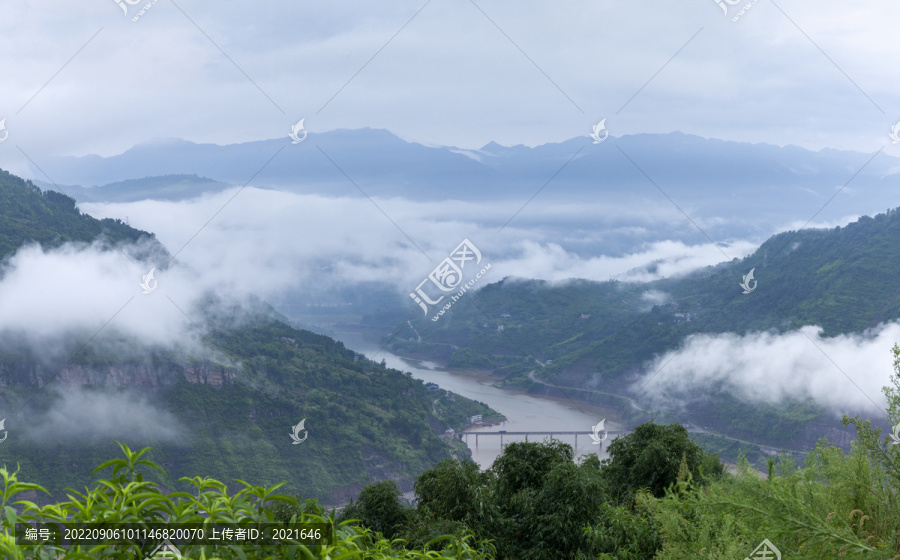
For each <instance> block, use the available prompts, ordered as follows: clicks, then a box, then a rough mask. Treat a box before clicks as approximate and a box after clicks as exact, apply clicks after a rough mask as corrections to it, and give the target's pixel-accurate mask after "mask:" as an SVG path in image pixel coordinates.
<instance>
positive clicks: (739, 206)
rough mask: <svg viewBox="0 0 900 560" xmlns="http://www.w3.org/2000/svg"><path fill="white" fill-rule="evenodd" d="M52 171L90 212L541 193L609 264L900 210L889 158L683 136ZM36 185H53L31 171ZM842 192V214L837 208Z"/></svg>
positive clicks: (134, 155)
mask: <svg viewBox="0 0 900 560" xmlns="http://www.w3.org/2000/svg"><path fill="white" fill-rule="evenodd" d="M42 168H43V169H44V170H45V171H46V172H47V173H48V174H49V175H50V176H52V177H54V179H55V180H56V181H57V182H58V184H59V185H80V186H78V187H65V189H64V190H67V192H70V194H72V196H74V197H75V198H76V199H78V200H79V201H80V202H82V201H83V202H91V201H96V202H124V201H134V200H138V199H141V198H142V197H145V198H150V199H157V200H183V199H187V198H192V197H194V196H198V195H199V194H201V193H204V192H217V191H220V190H222V189H224V188H227V185H233V186H243V185H249V186H251V187H259V188H266V189H275V190H283V191H288V192H294V193H305V194H317V195H324V196H329V197H356V196H361V194H360V192H359V190H358V189H357V187H359V189H362V191H363V192H365V193H366V195H367V196H370V197H380V198H391V197H401V198H404V199H407V200H412V201H421V202H433V201H440V200H463V201H466V202H495V201H504V202H506V201H515V202H517V203H522V202H524V201H528V200H531V199H532V197H535V195H537V196H536V198H535V199H534V201H533V203H532V204H533V206H532V207H533V208H534V207H536V205H539V204H545V203H547V204H563V205H565V204H571V203H576V204H578V203H585V204H591V205H601V206H602V205H605V204H608V205H609V207H610V213H609V215H604V214H603V213H602V212H601V213H600V215H598V216H597V217H596V219H595V218H593V217H591V216H580V220H579V221H573V220H560V221H559V223H556V224H553V227H557V228H561V231H560V235H561V236H562V237H563V238H573V239H574V238H581V237H584V236H585V232H586V231H587V230H589V229H590V228H591V227H598V226H600V227H602V228H606V229H607V230H608V232H607V233H606V234H604V240H605V242H606V245H607V246H608V247H609V248H610V250H611V252H612V253H613V254H620V253H622V252H633V251H636V250H637V249H638V246H639V244H640V243H643V242H648V243H649V242H653V241H660V240H665V239H673V238H678V239H680V240H681V241H683V242H685V243H690V244H693V243H705V242H706V240H707V237H706V236H709V237H712V238H714V239H720V240H733V239H756V240H762V239H765V238H767V237H768V236H769V235H771V234H772V232H773V231H780V230H783V229H784V228H786V227H791V224H797V223H801V224H802V223H805V222H806V220H808V219H810V217H815V219H816V221H817V223H843V222H845V221H846V219H847V218H852V217H856V216H860V215H872V214H875V213H877V212H879V211H883V210H884V209H885V208H891V207H893V206H895V205H896V192H897V188H898V187H900V174H898V173H900V158H896V157H893V156H890V155H888V154H887V153H886V152H881V153H878V154H877V155H876V156H875V157H874V158H873V157H872V154H866V153H860V152H852V151H842V150H832V149H824V150H820V151H811V150H806V149H803V148H799V147H796V146H785V147H778V146H773V145H768V144H750V143H742V142H734V141H724V140H717V139H708V138H701V137H699V136H694V135H689V134H683V133H680V132H672V133H667V134H634V135H626V136H621V137H612V136H611V137H609V139H608V140H606V141H605V142H603V143H602V144H592V142H591V140H590V138H589V137H588V136H587V135H585V136H584V137H579V138H572V139H569V140H566V141H564V142H557V143H548V144H543V145H540V146H536V147H527V146H523V145H517V146H510V147H504V146H500V145H499V144H497V143H494V142H491V143H488V144H486V145H485V146H483V147H482V148H481V149H478V150H471V149H460V148H456V147H452V146H439V147H432V146H425V145H422V144H419V143H416V142H407V141H405V140H402V139H400V138H398V137H397V136H396V135H394V134H392V133H391V132H389V131H386V130H375V129H369V128H366V129H360V130H333V131H329V132H310V133H309V135H308V137H307V138H306V140H305V141H303V142H302V143H300V144H296V145H295V144H291V141H290V140H289V139H288V137H287V136H285V137H284V138H279V139H272V140H260V141H254V142H245V143H242V144H230V145H224V146H220V145H216V144H196V143H193V142H188V141H185V140H177V139H176V140H172V139H169V140H163V141H156V142H148V143H143V144H139V145H136V146H134V147H133V148H131V149H129V150H127V151H125V152H124V153H122V154H119V155H115V156H110V157H99V156H96V155H91V156H82V157H49V158H47V159H45V160H42ZM35 176H36V177H39V176H43V175H42V174H40V173H37V171H36V170H35ZM166 176H170V177H169V178H167V179H162V177H166ZM348 177H349V179H348ZM132 181H137V182H136V183H132ZM42 185H43V184H42ZM90 185H105V186H103V187H100V188H96V187H90ZM43 186H45V187H48V188H52V187H49V186H48V185H43ZM82 187H84V188H82ZM836 193H838V194H839V201H838V203H835V204H830V203H829V201H830V200H831V199H832V197H834V196H835V194H836ZM629 208H630V209H638V208H647V209H651V210H652V213H651V214H652V215H653V216H655V217H657V218H658V217H660V216H663V215H666V213H668V214H669V217H668V218H666V219H656V220H649V221H648V220H644V222H643V223H642V224H640V227H642V228H643V231H644V233H643V234H640V235H639V234H637V233H633V234H626V233H624V232H626V231H629V230H628V228H629V227H631V226H633V225H635V224H633V223H628V220H627V219H626V217H627V214H625V213H623V212H621V211H617V210H616V209H629ZM682 211H683V212H684V213H685V214H687V215H688V216H690V218H691V220H692V221H693V222H694V224H692V223H691V222H690V221H688V220H685V219H684V218H683V214H682ZM503 219H504V220H505V219H506V218H503ZM517 219H518V220H519V223H520V225H525V224H530V225H538V224H536V222H534V220H535V219H539V218H538V217H536V216H535V215H533V214H530V213H524V214H522V215H520V216H518V217H517ZM529 220H530V221H529ZM501 224H502V222H500V224H497V225H498V227H499V225H501ZM493 225H494V224H490V225H489V227H493ZM694 225H699V227H700V228H701V229H702V230H703V232H704V234H705V235H703V234H701V233H700V232H698V231H697V230H696V228H695V227H694ZM617 232H618V233H617Z"/></svg>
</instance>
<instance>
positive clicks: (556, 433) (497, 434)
mask: <svg viewBox="0 0 900 560" xmlns="http://www.w3.org/2000/svg"><path fill="white" fill-rule="evenodd" d="M602 431H606V430H602ZM456 433H457V434H459V435H471V434H477V435H479V436H573V435H579V436H582V435H583V436H589V435H591V434H593V433H594V432H591V431H583V432H562V431H560V432H465V431H463V432H456ZM606 433H607V434H609V435H611V436H612V435H619V434H620V433H622V432H609V431H607V432H606Z"/></svg>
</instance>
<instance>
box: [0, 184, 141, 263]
mask: <svg viewBox="0 0 900 560" xmlns="http://www.w3.org/2000/svg"><path fill="white" fill-rule="evenodd" d="M141 237H147V238H150V239H154V240H155V238H154V236H153V234H151V233H148V232H146V231H141V230H138V229H134V228H132V227H130V226H128V225H126V224H125V223H124V222H122V221H121V220H113V219H109V218H106V219H103V220H97V219H96V218H93V217H91V216H88V215H86V214H82V213H81V212H79V211H78V210H77V209H76V208H75V201H74V200H73V199H71V198H69V197H68V196H65V195H63V194H60V193H58V192H54V191H44V192H41V190H40V189H39V188H38V187H36V186H35V185H34V183H32V182H31V181H25V180H23V179H20V178H19V177H16V176H15V175H12V174H10V173H9V172H8V171H4V170H2V169H0V259H2V258H4V257H7V256H9V255H10V254H12V253H14V252H15V251H17V250H18V249H19V247H21V246H22V245H23V244H24V243H28V242H34V243H40V244H41V245H43V246H44V247H54V246H59V245H61V244H63V243H66V242H69V241H81V242H85V243H90V242H92V241H94V240H96V239H98V238H99V239H101V240H104V241H107V242H109V243H117V242H122V241H137V240H138V239H140V238H141Z"/></svg>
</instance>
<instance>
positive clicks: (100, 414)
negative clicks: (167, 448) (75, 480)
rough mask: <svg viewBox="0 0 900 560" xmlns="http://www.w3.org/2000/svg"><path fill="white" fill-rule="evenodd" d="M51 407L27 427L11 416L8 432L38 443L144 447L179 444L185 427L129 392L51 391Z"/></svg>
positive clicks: (167, 413) (82, 389) (35, 417)
mask: <svg viewBox="0 0 900 560" xmlns="http://www.w3.org/2000/svg"><path fill="white" fill-rule="evenodd" d="M46 397H50V398H52V399H53V401H52V406H50V407H49V408H48V409H47V411H46V412H43V413H41V414H40V415H33V417H32V416H29V417H28V418H29V419H28V422H27V423H25V425H22V426H19V425H17V424H16V421H17V418H21V417H20V416H14V417H10V418H9V420H7V423H6V426H5V427H6V429H7V430H9V431H11V432H13V433H16V431H19V430H21V431H20V433H23V434H24V435H23V436H21V437H23V438H25V439H28V440H29V441H32V442H37V443H45V444H52V443H59V442H63V443H66V442H71V441H85V440H88V441H96V440H105V441H109V440H118V441H122V442H125V443H128V442H133V443H135V444H145V443H153V442H172V441H177V440H178V439H179V438H180V437H181V436H182V435H183V434H184V433H185V431H184V430H183V427H182V426H181V425H180V424H179V422H178V420H177V419H176V418H175V417H174V416H173V415H172V413H170V412H168V411H166V410H163V409H160V408H159V407H158V406H156V405H154V404H151V403H150V402H148V401H147V400H146V399H145V398H143V397H140V396H138V395H135V394H133V393H131V392H128V391H122V390H119V391H115V392H107V391H102V390H89V389H85V388H80V387H67V388H66V389H65V390H60V389H55V390H54V389H51V390H49V391H48V395H46Z"/></svg>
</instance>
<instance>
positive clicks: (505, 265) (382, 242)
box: [81, 188, 755, 297]
mask: <svg viewBox="0 0 900 560" xmlns="http://www.w3.org/2000/svg"><path fill="white" fill-rule="evenodd" d="M234 194H235V191H234V190H231V191H226V192H223V193H217V194H213V195H207V196H203V197H200V198H197V199H193V200H189V201H184V202H162V201H142V202H135V203H127V204H82V205H81V206H82V208H83V209H84V210H86V211H88V212H90V213H91V214H93V215H95V216H97V217H115V216H123V215H127V216H129V218H130V221H131V223H132V225H135V226H136V227H140V228H142V229H146V230H149V231H153V232H155V233H156V234H157V236H158V238H159V239H160V241H162V242H163V243H164V244H165V245H166V246H167V247H168V248H169V249H170V250H172V251H173V252H175V251H180V252H178V260H179V261H180V262H184V263H188V264H189V265H190V266H191V268H192V269H193V270H196V271H198V272H199V273H201V274H202V275H203V276H204V277H207V278H208V279H214V281H210V282H208V285H209V287H210V288H211V289H215V288H216V287H221V286H230V287H232V288H234V289H236V290H238V291H242V292H254V293H257V294H260V295H261V296H263V297H266V296H269V295H273V294H277V293H279V292H282V291H283V290H286V289H291V288H296V287H297V286H301V285H302V284H303V283H304V281H309V282H316V281H320V280H321V278H323V277H325V276H330V277H331V280H333V281H337V282H341V283H350V284H352V283H356V282H362V281H381V282H386V283H389V284H392V285H395V286H397V288H398V290H399V291H409V289H410V284H411V283H412V284H413V285H415V283H416V282H418V279H420V278H421V277H422V276H423V275H425V274H427V273H428V272H430V270H431V269H432V268H433V267H434V266H435V265H436V264H437V263H438V262H440V260H441V259H443V258H444V257H446V256H447V254H448V253H449V252H450V251H451V250H452V249H453V248H454V247H455V246H456V245H457V244H458V243H459V242H460V241H461V240H462V239H464V238H468V239H470V240H471V241H472V242H473V243H475V244H476V245H477V246H478V247H479V249H481V251H482V254H483V255H484V256H485V258H486V259H487V260H489V261H490V262H491V263H492V265H493V267H494V268H493V269H492V271H491V273H492V278H493V279H495V280H499V279H501V278H503V277H505V276H519V277H527V278H537V279H545V280H551V281H555V280H564V279H568V278H586V279H590V280H608V279H610V278H619V279H622V280H629V281H641V282H644V281H649V280H654V279H658V278H661V277H665V276H674V275H680V274H685V273H688V272H690V271H692V270H695V269H697V268H700V267H703V266H707V265H713V264H716V263H718V262H721V261H723V260H727V258H730V257H741V256H744V255H746V254H748V253H750V252H751V251H752V250H754V249H755V245H754V244H753V243H751V242H743V241H742V242H735V243H732V244H731V245H723V246H724V247H725V248H726V249H727V257H726V255H725V254H723V253H722V251H720V250H719V249H718V248H716V247H715V246H714V245H712V244H711V243H710V244H701V245H693V246H691V245H686V244H684V243H681V242H678V241H651V242H642V241H641V239H642V238H643V237H644V236H645V235H646V233H647V229H645V226H646V225H651V224H652V222H653V221H654V220H659V221H657V222H656V226H657V230H656V233H657V235H659V234H660V230H659V225H660V223H663V224H666V223H669V226H667V227H678V226H679V225H680V224H679V223H678V222H679V219H680V217H679V216H677V215H676V214H675V212H674V211H673V210H672V209H671V208H666V207H665V206H660V207H658V208H655V209H654V208H650V209H645V212H644V215H643V218H642V220H640V221H641V224H640V226H629V228H628V229H626V230H622V231H620V232H619V233H618V235H619V236H620V237H621V238H628V239H629V240H630V241H629V243H631V244H633V245H635V246H637V247H639V249H638V250H636V251H635V252H633V253H631V254H627V255H621V256H608V255H604V254H602V253H603V249H604V246H603V241H602V239H599V238H595V239H593V240H590V239H589V238H588V235H586V236H585V238H588V239H585V238H582V239H580V240H579V241H581V243H582V245H580V246H579V247H578V251H577V252H576V251H575V250H573V249H572V248H570V247H573V246H574V245H575V243H568V244H567V247H564V246H563V244H562V243H561V242H558V240H559V239H560V238H561V237H562V238H565V237H566V236H569V237H572V236H573V232H575V231H578V230H579V228H581V227H583V228H585V230H586V231H587V230H588V229H589V228H590V225H591V224H596V223H597V222H600V221H602V222H605V223H611V222H614V221H615V222H620V221H621V220H624V217H623V215H622V209H621V208H618V207H615V206H609V205H604V206H601V205H597V206H591V205H587V206H581V207H573V206H571V205H563V206H565V208H562V209H561V208H560V207H559V206H558V205H553V204H534V205H533V207H532V206H529V208H528V212H527V213H526V214H525V215H523V216H522V217H520V218H517V219H518V220H519V221H520V222H521V223H522V224H523V225H522V227H521V228H520V227H518V224H517V222H516V221H514V222H512V223H511V224H510V225H509V226H507V227H506V228H503V231H500V232H498V229H499V228H500V226H502V225H503V224H504V223H505V222H506V221H507V220H508V219H509V216H510V215H512V213H513V212H514V211H515V208H511V207H510V205H509V204H508V203H491V204H477V205H476V204H468V203H465V202H441V203H419V202H413V201H409V200H404V199H388V200H381V199H373V200H368V199H365V198H336V197H325V196H321V195H308V194H293V193H286V192H280V191H272V190H263V189H256V188H245V189H243V190H242V191H241V192H240V193H239V194H238V195H237V197H236V198H235V199H234V200H233V201H232V202H231V203H229V204H226V202H227V201H228V200H229V199H231V197H232V196H234ZM373 202H374V203H373ZM376 205H377V206H376ZM223 206H224V208H223ZM219 209H222V211H221V212H220V213H219V214H217V215H216V217H215V219H214V220H213V221H212V222H210V223H209V224H207V225H206V226H205V227H204V224H205V223H206V222H207V220H209V218H210V217H211V216H213V215H215V214H216V212H217V211H218V210H219ZM566 214H567V215H568V217H567V218H566V217H565V215H566ZM460 216H466V217H467V218H466V219H462V218H460ZM535 220H538V221H541V220H546V221H543V222H542V223H541V224H540V225H537V226H536V227H534V226H533V225H532V222H534V221H535ZM644 222H646V224H644ZM548 224H549V225H548ZM672 224H674V225H672ZM613 225H615V224H613ZM198 230H199V234H198V233H197V231H198ZM195 234H196V237H194V235H195ZM185 243H187V245H186V246H185V247H184V249H183V250H180V249H181V247H182V246H184V245H185ZM585 245H586V246H585ZM720 245H721V244H720ZM420 249H421V251H420ZM598 253H601V254H598ZM650 265H654V271H653V272H650V271H648V270H647V267H648V266H650Z"/></svg>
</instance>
